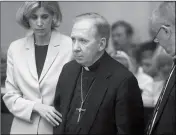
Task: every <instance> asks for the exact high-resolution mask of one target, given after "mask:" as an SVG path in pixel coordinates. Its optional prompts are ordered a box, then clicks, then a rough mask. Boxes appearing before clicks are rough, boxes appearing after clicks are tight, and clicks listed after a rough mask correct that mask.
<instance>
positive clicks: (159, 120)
mask: <svg viewBox="0 0 176 135" xmlns="http://www.w3.org/2000/svg"><path fill="white" fill-rule="evenodd" d="M175 85H176V81H175V70H174V71H173V74H172V76H171V78H170V80H169V83H168V85H167V88H166V91H165V94H164V97H163V100H162V102H161V104H160V107H159V110H158V115H157V117H156V120H155V123H154V126H153V130H152V135H159V134H164V135H171V134H172V135H175V134H176V102H175V94H176V93H175Z"/></svg>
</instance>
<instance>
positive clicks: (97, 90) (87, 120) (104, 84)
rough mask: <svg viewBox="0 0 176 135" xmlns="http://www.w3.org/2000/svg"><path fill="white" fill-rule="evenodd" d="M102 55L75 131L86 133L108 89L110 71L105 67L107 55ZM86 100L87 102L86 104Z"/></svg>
mask: <svg viewBox="0 0 176 135" xmlns="http://www.w3.org/2000/svg"><path fill="white" fill-rule="evenodd" d="M105 55H107V54H105ZM104 57H105V58H103V59H102V61H101V63H100V67H99V69H98V72H97V75H96V78H95V80H94V82H93V84H92V88H91V92H90V95H89V97H88V99H87V101H85V105H84V106H83V108H84V109H86V112H85V113H84V115H83V116H82V119H81V120H80V123H79V124H78V126H77V130H76V131H77V133H79V134H88V132H89V130H90V128H91V126H92V124H93V122H94V120H95V118H96V115H97V113H98V111H99V108H100V105H101V104H102V102H103V99H104V97H105V95H106V92H107V89H108V84H109V78H110V76H111V75H112V73H111V72H110V70H108V68H106V67H107V65H108V64H107V60H106V57H108V56H104ZM86 102H87V103H88V104H86ZM81 127H83V128H81Z"/></svg>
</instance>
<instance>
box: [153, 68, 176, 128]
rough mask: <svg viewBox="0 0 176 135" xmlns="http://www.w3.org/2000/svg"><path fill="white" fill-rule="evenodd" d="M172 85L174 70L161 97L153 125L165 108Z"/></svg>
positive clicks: (173, 83)
mask: <svg viewBox="0 0 176 135" xmlns="http://www.w3.org/2000/svg"><path fill="white" fill-rule="evenodd" d="M174 85H175V69H174V71H173V73H172V75H171V78H170V80H169V83H168V85H167V88H166V91H165V95H164V97H163V101H162V103H161V106H160V108H159V110H158V114H157V117H156V120H155V123H154V124H155V125H156V123H157V122H158V120H159V118H160V117H161V114H162V112H163V110H164V107H165V105H166V103H167V101H168V98H169V95H170V93H171V90H172V89H173V87H174Z"/></svg>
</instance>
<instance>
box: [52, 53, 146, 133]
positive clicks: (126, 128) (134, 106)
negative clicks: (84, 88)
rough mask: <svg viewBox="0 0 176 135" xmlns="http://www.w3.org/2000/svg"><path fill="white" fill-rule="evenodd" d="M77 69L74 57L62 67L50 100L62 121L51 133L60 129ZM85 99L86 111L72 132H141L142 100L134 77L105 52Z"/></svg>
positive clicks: (62, 129) (76, 76)
mask: <svg viewBox="0 0 176 135" xmlns="http://www.w3.org/2000/svg"><path fill="white" fill-rule="evenodd" d="M80 70H81V66H80V65H79V64H78V63H77V62H76V61H71V62H69V63H67V64H66V65H65V66H64V67H63V70H62V73H61V75H60V78H59V81H58V85H57V89H56V95H55V102H54V105H55V108H56V109H57V110H58V111H59V112H61V113H62V115H63V117H62V120H63V122H62V123H61V125H60V126H59V127H56V128H54V134H63V133H64V127H65V124H66V122H65V121H66V115H67V113H68V110H69V108H70V106H69V105H70V102H71V101H72V100H71V99H72V97H73V94H74V88H75V85H76V82H77V78H78V76H79V73H80ZM86 102H87V103H88V104H85V106H84V108H86V112H85V113H84V115H83V116H82V119H81V120H80V122H79V124H78V126H77V130H76V131H77V132H76V133H75V134H111V135H113V134H114V135H115V134H130V135H133V134H134V135H138V134H141V135H142V134H143V130H144V120H143V103H142V98H141V94H140V89H139V87H138V83H137V80H136V78H135V77H134V76H133V75H132V73H131V72H129V71H128V70H127V69H126V68H125V67H124V66H123V65H121V64H120V63H118V62H117V61H115V60H114V59H112V58H111V57H110V56H109V55H108V54H107V53H105V54H104V55H103V58H102V59H101V62H100V65H99V67H98V71H97V76H96V78H95V81H94V83H93V84H92V89H91V95H90V96H89V97H88V98H87V100H86Z"/></svg>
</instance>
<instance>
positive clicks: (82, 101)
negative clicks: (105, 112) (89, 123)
mask: <svg viewBox="0 0 176 135" xmlns="http://www.w3.org/2000/svg"><path fill="white" fill-rule="evenodd" d="M83 71H84V70H83V67H82V70H81V105H80V108H76V110H77V111H78V112H79V115H78V120H77V122H79V121H80V117H81V113H82V112H85V111H86V109H83V105H84V102H85V101H86V99H87V97H88V95H89V93H90V90H91V88H90V89H89V90H88V92H87V94H86V96H85V98H84V97H83Z"/></svg>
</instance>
